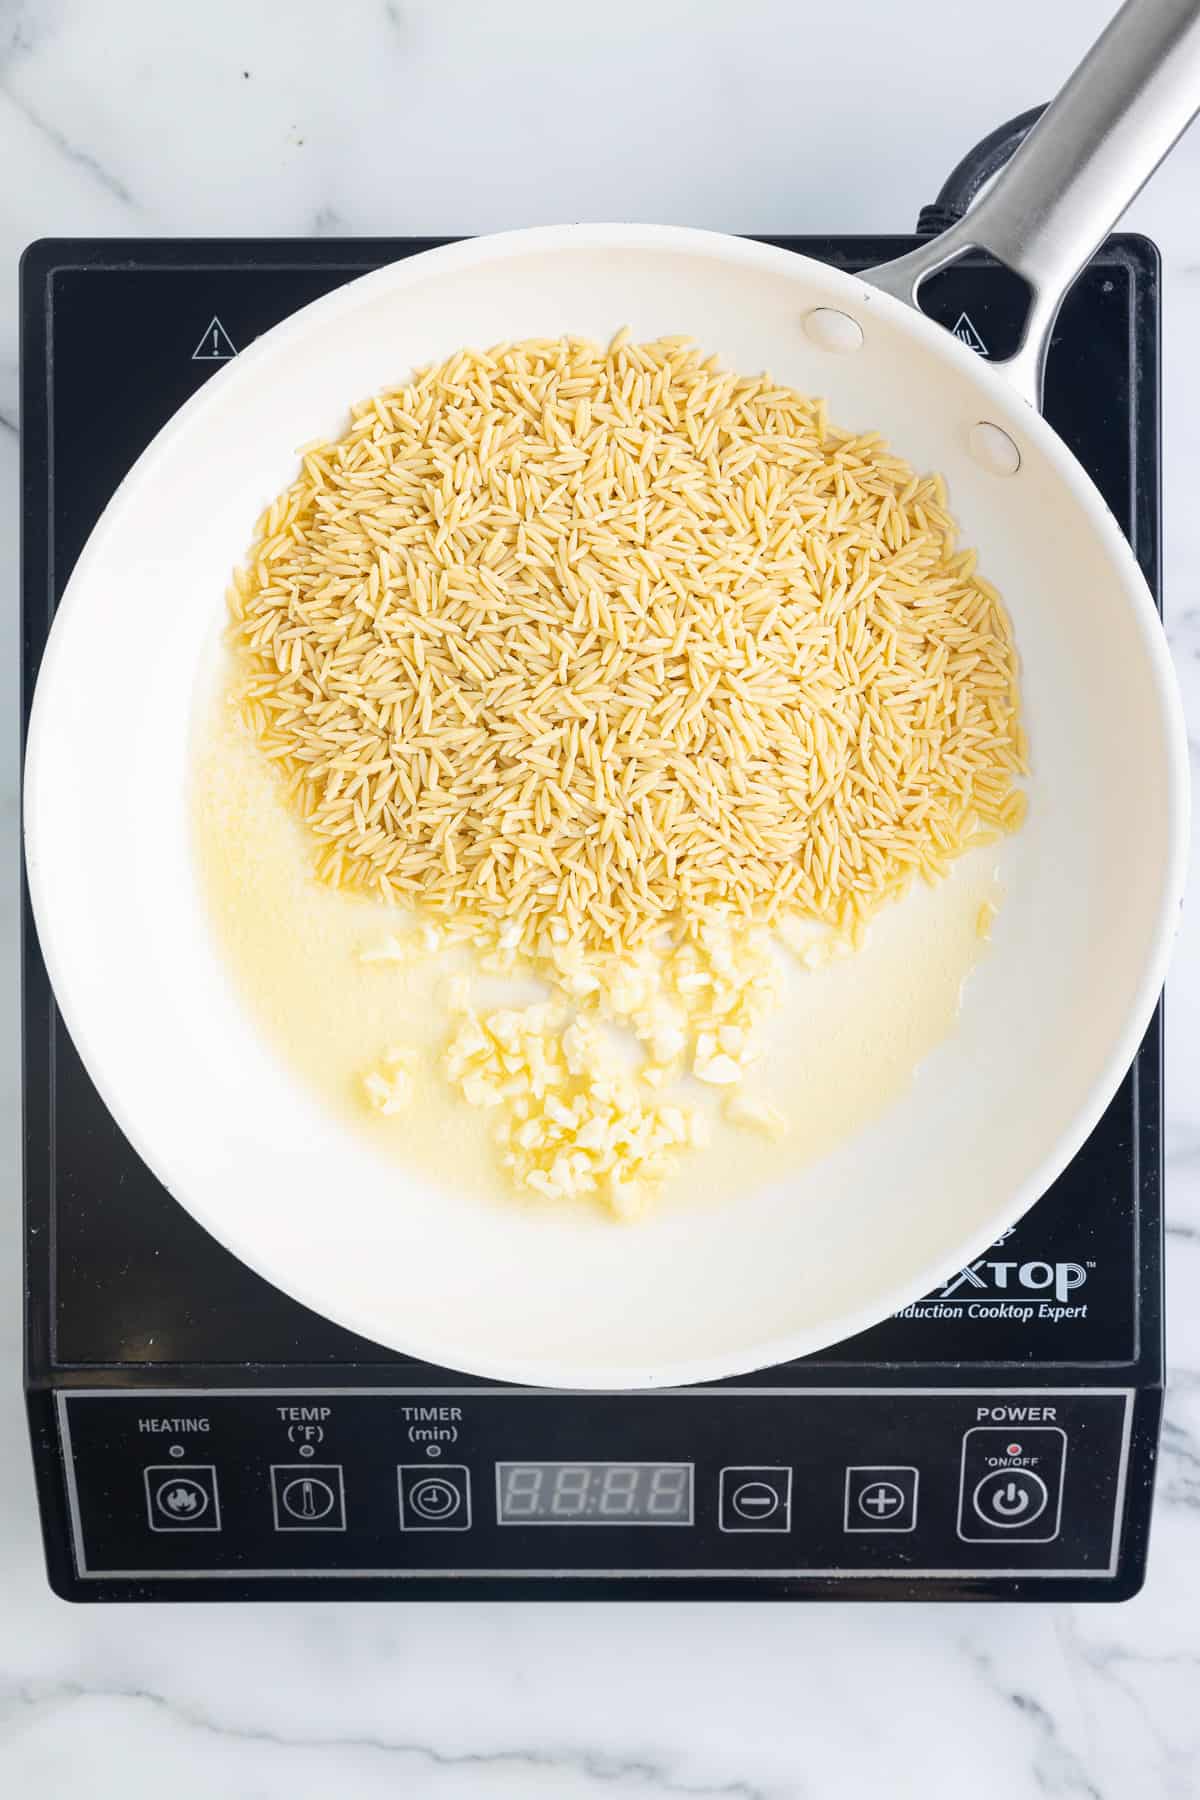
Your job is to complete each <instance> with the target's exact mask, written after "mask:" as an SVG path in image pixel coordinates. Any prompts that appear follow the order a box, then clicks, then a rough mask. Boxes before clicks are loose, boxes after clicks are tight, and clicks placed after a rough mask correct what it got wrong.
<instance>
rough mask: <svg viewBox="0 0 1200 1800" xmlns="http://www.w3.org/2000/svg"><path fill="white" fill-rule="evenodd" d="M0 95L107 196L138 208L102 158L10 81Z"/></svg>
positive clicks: (1, 86) (2, 83) (1, 82)
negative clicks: (38, 108) (72, 135)
mask: <svg viewBox="0 0 1200 1800" xmlns="http://www.w3.org/2000/svg"><path fill="white" fill-rule="evenodd" d="M0 95H3V98H4V99H5V101H6V102H7V103H8V105H9V106H11V107H12V108H13V110H14V111H15V112H18V113H19V114H20V115H21V117H22V118H23V119H24V120H25V121H26V123H27V124H29V125H31V126H32V127H33V129H34V131H36V132H37V133H38V135H39V137H42V138H44V139H45V141H46V143H48V144H50V145H51V146H52V147H53V148H54V149H55V150H56V151H57V152H58V154H59V155H60V156H61V157H63V158H64V159H65V160H66V161H67V162H69V163H71V164H73V166H74V167H75V168H77V169H80V170H81V171H82V172H83V173H84V174H85V175H86V176H87V177H88V178H89V180H91V181H92V182H93V183H95V185H96V186H97V187H100V188H103V190H104V192H105V193H106V194H109V195H110V196H111V197H112V198H113V199H114V200H119V201H120V202H121V204H122V205H123V206H128V207H131V208H134V209H137V207H138V202H137V200H135V198H134V196H133V194H132V193H131V192H130V190H129V189H128V188H127V187H126V185H125V183H124V182H123V181H121V180H120V178H119V177H118V176H116V175H114V174H113V173H112V171H111V169H106V168H105V166H104V164H103V163H102V162H101V161H100V159H99V157H97V156H96V155H94V154H93V153H92V152H91V151H90V150H86V149H84V148H83V146H82V145H80V144H76V143H74V142H73V141H72V140H71V139H70V138H69V137H68V136H67V135H66V133H65V132H64V131H62V130H61V129H60V128H59V127H58V126H57V125H55V124H54V123H53V121H52V120H50V119H48V118H45V117H43V115H42V114H41V113H40V112H38V110H37V109H36V107H35V106H34V105H33V104H32V102H31V101H29V100H27V99H25V97H24V96H23V95H21V94H18V93H15V92H14V91H13V87H12V84H11V82H10V81H9V80H8V79H7V78H5V79H0Z"/></svg>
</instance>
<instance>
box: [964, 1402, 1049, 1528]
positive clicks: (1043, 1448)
mask: <svg viewBox="0 0 1200 1800" xmlns="http://www.w3.org/2000/svg"><path fill="white" fill-rule="evenodd" d="M1066 1455H1067V1434H1066V1432H1065V1431H1063V1430H1062V1428H1061V1426H1058V1425H1031V1426H1023V1425H1017V1426H995V1425H977V1426H976V1427H975V1428H974V1429H973V1430H971V1431H968V1432H967V1433H966V1434H965V1436H964V1437H963V1447H962V1474H961V1479H960V1482H959V1495H958V1535H959V1537H960V1538H962V1540H963V1542H964V1543H967V1544H995V1543H1000V1542H1003V1541H1006V1540H1007V1541H1008V1542H1010V1543H1011V1542H1012V1541H1013V1540H1016V1541H1018V1542H1022V1543H1026V1544H1049V1543H1052V1542H1053V1540H1054V1539H1055V1538H1056V1537H1057V1536H1058V1531H1059V1525H1060V1523H1061V1518H1062V1489H1063V1467H1064V1464H1065V1462H1066Z"/></svg>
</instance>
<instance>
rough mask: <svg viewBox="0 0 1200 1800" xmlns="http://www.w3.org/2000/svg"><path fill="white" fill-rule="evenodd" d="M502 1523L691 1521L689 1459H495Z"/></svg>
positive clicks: (553, 1523)
mask: <svg viewBox="0 0 1200 1800" xmlns="http://www.w3.org/2000/svg"><path fill="white" fill-rule="evenodd" d="M496 1510H497V1517H498V1518H499V1521H500V1523H501V1525H690V1524H691V1523H692V1465H691V1463H615V1462H589V1463H584V1462H570V1463H569V1462H543V1463H516V1462H502V1463H497V1464H496Z"/></svg>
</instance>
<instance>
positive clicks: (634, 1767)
mask: <svg viewBox="0 0 1200 1800" xmlns="http://www.w3.org/2000/svg"><path fill="white" fill-rule="evenodd" d="M81 1700H108V1701H123V1702H126V1703H130V1704H133V1705H135V1706H144V1707H148V1708H151V1709H153V1710H155V1711H162V1712H164V1713H166V1714H168V1715H169V1716H170V1717H171V1718H172V1719H173V1720H175V1721H176V1722H178V1723H181V1724H183V1725H186V1726H187V1727H189V1728H190V1729H192V1730H194V1731H198V1732H203V1733H206V1734H212V1735H214V1736H216V1737H218V1738H221V1739H224V1740H229V1741H233V1742H241V1743H253V1744H269V1745H274V1746H277V1747H278V1748H280V1749H288V1750H294V1749H304V1750H313V1751H316V1750H327V1749H332V1748H336V1749H338V1750H341V1751H355V1750H358V1751H363V1750H365V1751H368V1752H372V1753H375V1754H378V1755H380V1756H385V1757H387V1758H388V1759H389V1761H390V1762H392V1763H394V1764H395V1765H397V1766H398V1768H399V1766H401V1765H404V1764H409V1765H411V1766H412V1767H413V1768H414V1769H420V1768H424V1769H427V1770H446V1771H456V1772H457V1771H471V1770H479V1771H483V1770H490V1769H512V1770H515V1771H518V1772H519V1771H521V1770H529V1771H530V1772H537V1773H538V1774H561V1775H564V1776H566V1775H571V1776H580V1777H582V1778H584V1780H585V1781H586V1782H587V1783H588V1784H589V1785H594V1786H595V1787H596V1789H597V1791H601V1790H603V1791H604V1792H606V1793H621V1792H626V1793H643V1794H650V1795H654V1794H663V1795H679V1796H683V1797H684V1800H804V1795H805V1793H806V1792H807V1791H808V1790H807V1789H806V1788H805V1787H804V1786H797V1785H795V1784H792V1783H789V1785H788V1786H787V1788H781V1787H777V1786H774V1785H773V1786H771V1787H762V1786H759V1785H758V1784H757V1783H755V1782H750V1781H745V1780H739V1779H735V1780H733V1781H714V1782H708V1781H690V1780H686V1779H681V1778H679V1777H677V1776H675V1775H673V1774H672V1772H671V1770H670V1768H669V1766H668V1764H667V1763H666V1762H665V1760H663V1759H662V1758H660V1757H652V1756H649V1755H643V1754H633V1753H625V1752H620V1751H610V1750H600V1749H583V1748H570V1747H566V1746H564V1747H562V1748H548V1747H545V1746H534V1745H531V1746H530V1747H528V1748H519V1747H512V1746H505V1747H503V1748H497V1749H495V1750H450V1749H445V1748H442V1747H441V1746H439V1745H437V1744H432V1743H418V1742H413V1741H411V1740H409V1739H407V1738H404V1737H394V1738H392V1737H387V1736H384V1735H382V1734H380V1735H375V1734H370V1735H365V1736H364V1735H360V1734H357V1733H347V1734H344V1735H343V1734H342V1733H337V1734H332V1733H323V1732H316V1731H311V1730H310V1731H306V1730H297V1731H295V1732H286V1733H284V1732H277V1731H270V1730H267V1729H266V1728H265V1727H257V1726H245V1725H240V1724H230V1723H227V1722H222V1721H221V1720H218V1719H214V1718H212V1717H210V1716H208V1715H206V1714H204V1713H202V1712H201V1711H200V1710H199V1709H198V1708H196V1707H195V1706H194V1705H188V1704H185V1703H182V1702H180V1701H178V1700H173V1699H169V1698H168V1697H167V1696H166V1695H163V1694H159V1693H155V1692H154V1691H152V1690H151V1689H148V1688H138V1687H128V1688H126V1687H114V1686H111V1685H107V1684H105V1685H93V1684H91V1683H83V1682H31V1683H28V1684H26V1685H24V1686H19V1687H16V1688H13V1689H9V1690H7V1691H6V1690H5V1689H4V1687H3V1686H0V1716H7V1718H8V1719H9V1720H10V1721H12V1720H13V1719H14V1718H18V1717H20V1716H21V1715H22V1714H24V1713H27V1712H28V1711H30V1710H31V1709H47V1710H52V1711H53V1710H59V1709H63V1708H69V1707H70V1706H71V1705H72V1704H73V1703H75V1702H78V1701H81Z"/></svg>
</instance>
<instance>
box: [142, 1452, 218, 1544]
mask: <svg viewBox="0 0 1200 1800" xmlns="http://www.w3.org/2000/svg"><path fill="white" fill-rule="evenodd" d="M142 1478H143V1480H144V1481H145V1484H146V1512H147V1515H148V1517H149V1520H150V1529H151V1531H220V1529H221V1498H220V1495H219V1494H218V1492H217V1471H216V1469H215V1468H214V1467H213V1465H212V1463H151V1464H150V1466H149V1468H147V1469H144V1470H143V1471H142Z"/></svg>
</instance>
